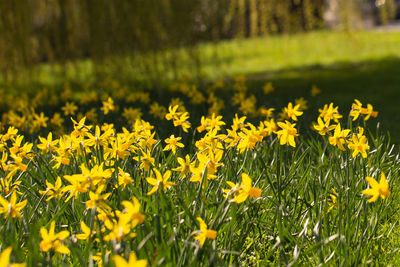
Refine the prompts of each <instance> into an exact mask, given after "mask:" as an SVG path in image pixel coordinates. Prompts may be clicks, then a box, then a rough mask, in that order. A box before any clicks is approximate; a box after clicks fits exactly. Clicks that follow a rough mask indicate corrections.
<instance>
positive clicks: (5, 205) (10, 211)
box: [0, 191, 28, 219]
mask: <svg viewBox="0 0 400 267" xmlns="http://www.w3.org/2000/svg"><path fill="white" fill-rule="evenodd" d="M27 203H28V201H27V200H26V199H25V200H24V201H21V202H19V203H17V193H16V191H14V192H13V193H12V195H11V199H10V202H8V201H7V200H6V199H4V198H3V197H2V196H0V205H1V206H2V207H0V214H2V213H4V218H7V217H8V216H9V217H11V218H15V217H17V218H19V219H21V217H22V215H21V213H20V211H21V210H22V209H23V208H24V207H25V206H26V204H27Z"/></svg>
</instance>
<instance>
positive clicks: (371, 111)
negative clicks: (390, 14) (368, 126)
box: [361, 104, 378, 121]
mask: <svg viewBox="0 0 400 267" xmlns="http://www.w3.org/2000/svg"><path fill="white" fill-rule="evenodd" d="M361 114H364V115H367V116H365V117H364V120H365V121H367V120H368V119H369V118H370V117H374V118H376V117H378V111H374V107H373V106H372V105H371V104H367V108H362V109H361Z"/></svg>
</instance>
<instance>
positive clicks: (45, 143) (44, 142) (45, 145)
mask: <svg viewBox="0 0 400 267" xmlns="http://www.w3.org/2000/svg"><path fill="white" fill-rule="evenodd" d="M39 140H40V142H41V144H38V145H37V148H39V149H40V150H42V153H46V152H51V151H53V150H54V146H56V145H57V144H58V140H54V141H53V134H52V133H51V132H50V133H49V134H48V135H47V139H46V138H43V137H40V136H39Z"/></svg>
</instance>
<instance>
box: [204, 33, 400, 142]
mask: <svg viewBox="0 0 400 267" xmlns="http://www.w3.org/2000/svg"><path fill="white" fill-rule="evenodd" d="M217 48H218V51H219V60H220V61H221V64H222V65H221V69H222V70H223V72H224V75H225V76H226V77H231V76H234V75H237V74H246V75H248V79H249V80H250V81H251V84H252V85H251V87H255V88H259V87H261V86H263V85H264V83H265V81H271V82H272V83H273V85H274V86H275V88H276V91H277V92H276V94H277V95H279V96H280V97H281V98H283V99H282V101H283V102H284V101H287V100H293V99H294V98H297V97H301V96H305V97H306V96H309V91H310V88H311V86H312V85H317V86H318V87H319V88H321V89H322V92H323V93H322V96H321V97H322V100H321V103H329V102H331V101H333V102H335V103H336V104H339V105H340V106H346V107H348V106H350V105H351V102H352V101H353V99H354V98H357V99H359V100H360V101H361V102H363V103H364V102H365V103H371V104H372V105H373V106H374V107H375V108H376V109H377V110H378V111H379V112H380V113H379V121H380V122H381V127H383V129H387V130H389V131H390V134H391V137H392V141H393V142H395V143H399V142H400V134H399V133H400V115H399V108H398V101H399V99H400V90H399V89H400V33H393V32H391V33H381V32H354V33H344V32H312V33H304V34H296V35H289V36H267V37H263V38H257V39H250V40H240V41H229V42H224V43H221V44H219V45H218V46H217ZM205 70H206V73H207V74H208V75H209V76H210V77H212V76H213V73H217V71H216V70H215V68H214V66H213V65H212V64H210V65H208V66H207V67H206V68H205Z"/></svg>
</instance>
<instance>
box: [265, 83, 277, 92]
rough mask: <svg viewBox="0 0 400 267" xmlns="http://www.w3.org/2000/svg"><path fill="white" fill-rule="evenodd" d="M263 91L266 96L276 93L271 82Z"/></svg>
mask: <svg viewBox="0 0 400 267" xmlns="http://www.w3.org/2000/svg"><path fill="white" fill-rule="evenodd" d="M263 91H264V94H265V95H268V94H270V93H272V92H273V91H275V88H274V86H273V85H272V83H271V82H267V83H266V84H265V85H264V87H263Z"/></svg>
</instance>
